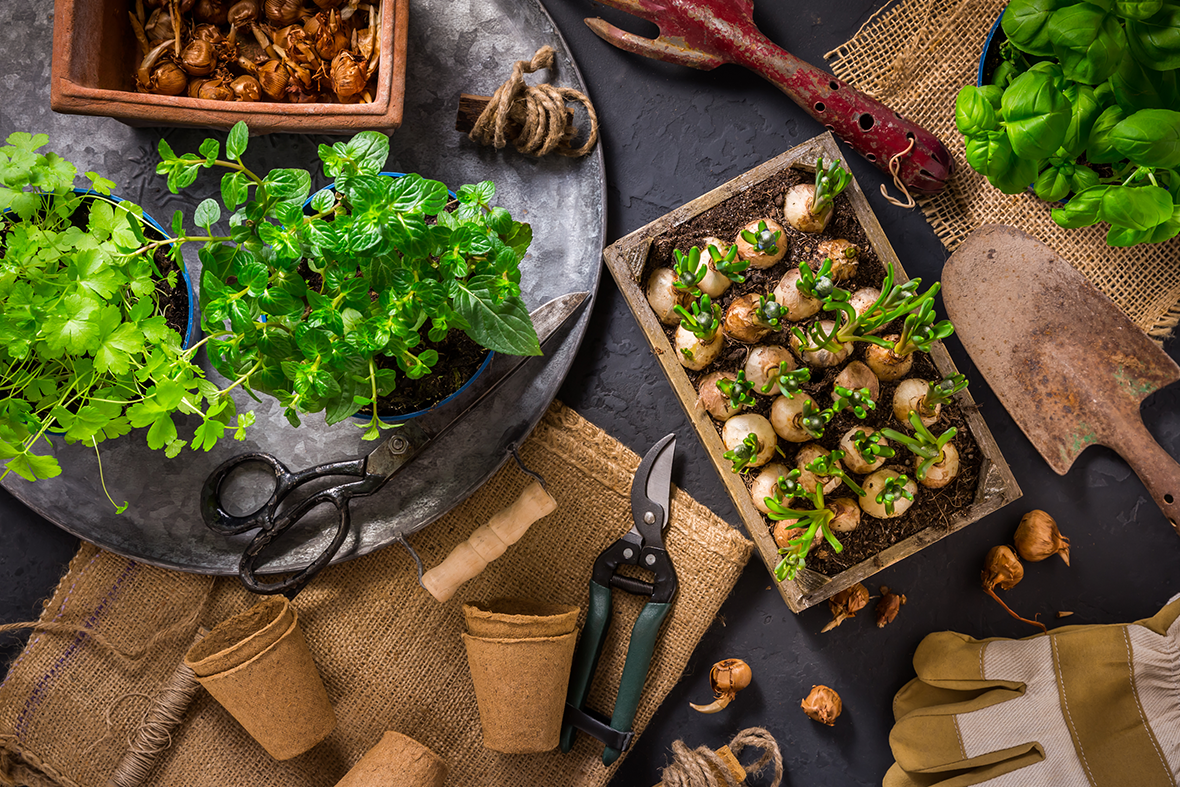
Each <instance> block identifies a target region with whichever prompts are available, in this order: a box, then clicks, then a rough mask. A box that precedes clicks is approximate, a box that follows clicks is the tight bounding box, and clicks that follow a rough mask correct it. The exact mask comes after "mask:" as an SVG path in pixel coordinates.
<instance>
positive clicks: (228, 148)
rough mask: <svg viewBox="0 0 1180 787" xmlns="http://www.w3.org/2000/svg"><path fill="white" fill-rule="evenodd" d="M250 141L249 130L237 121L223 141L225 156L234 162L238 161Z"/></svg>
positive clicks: (243, 122)
mask: <svg viewBox="0 0 1180 787" xmlns="http://www.w3.org/2000/svg"><path fill="white" fill-rule="evenodd" d="M249 141H250V129H249V128H248V127H247V126H246V122H245V121H242V120H239V121H238V122H237V123H234V126H233V128H231V129H230V130H229V137H228V138H227V139H226V141H225V155H226V157H227V158H230V159H232V160H234V161H239V160H241V158H242V154H243V153H245V152H246V144H247V143H248V142H249Z"/></svg>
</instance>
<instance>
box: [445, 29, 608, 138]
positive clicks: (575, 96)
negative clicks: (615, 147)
mask: <svg viewBox="0 0 1180 787" xmlns="http://www.w3.org/2000/svg"><path fill="white" fill-rule="evenodd" d="M554 54H555V53H554V51H553V47H551V46H548V45H545V46H543V47H541V48H540V49H538V50H537V52H536V54H534V55H533V59H532V60H517V61H516V64H515V65H514V66H513V67H512V76H511V77H509V78H508V81H507V82H505V83H504V84H502V85H500V87H498V88H497V89H496V92H495V93H494V94H493V95H492V100H491V101H489V102H488V105H487V107H485V108H484V110H483V112H482V113H480V116H479V118H478V119H477V120H476V121H475V126H474V127H473V128H472V129H471V133H470V134H468V137H470V138H471V139H472V140H473V141H475V142H478V143H479V144H481V145H495V146H496V148H497V149H499V148H503V147H504V146H505V145H507V144H508V143H509V142H511V143H512V144H513V145H514V146H515V147H516V149H517V150H519V151H520V152H521V153H527V154H528V155H530V156H544V155H546V154H548V153H556V154H557V155H559V156H569V157H571V158H576V157H578V156H585V155H586V154H587V153H589V152H590V151H591V150H592V149H593V148H594V145H595V143H597V142H598V115H597V114H596V113H595V112H594V106H593V105H592V104H591V103H590V99H589V98H587V97H586V94H585V93H582V92H580V91H577V90H574V89H573V88H568V87H554V86H553V85H549V84H545V83H542V84H539V85H528V84H525V81H524V75H525V74H532V73H534V72H536V71H539V70H540V69H542V68H552V67H553V60H554ZM567 101H576V102H577V103H579V104H581V105H582V106H583V107H585V108H586V114H587V115H589V117H590V132H589V133H588V134H587V136H586V142H585V144H583V145H582V146H581V147H579V148H571V147H570V142H569V140H570V139H571V138H572V137H573V135H574V134H573V129H572V128H569V126H570V125H571V124H570V120H569V117H568V116H567V114H566V102H567ZM518 102H522V103H523V105H524V112H523V117H521V116H520V115H521V114H522V113H520V111H519V110H517V111H513V110H514V107H515V106H516V105H517V104H518ZM510 115H511V119H512V120H515V121H516V122H518V123H520V124H521V126H522V128H521V130H520V133H519V134H517V135H516V137H515V138H514V139H508V122H509V119H510Z"/></svg>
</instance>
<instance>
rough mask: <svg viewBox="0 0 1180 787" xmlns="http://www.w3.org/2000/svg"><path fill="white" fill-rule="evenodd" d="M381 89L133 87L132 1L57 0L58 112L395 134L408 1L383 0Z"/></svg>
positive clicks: (133, 121)
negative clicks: (360, 92)
mask: <svg viewBox="0 0 1180 787" xmlns="http://www.w3.org/2000/svg"><path fill="white" fill-rule="evenodd" d="M380 5H381V27H380V30H379V32H378V35H377V45H378V47H379V49H380V51H381V55H380V57H381V61H380V65H379V67H378V73H377V90H376V94H375V95H374V96H373V101H372V103H368V104H334V103H314V104H287V103H275V102H267V101H254V102H233V101H204V100H201V99H195V98H188V97H187V96H160V95H154V94H151V93H139V92H136V90H135V84H134V77H133V75H134V73H135V69H136V66H137V65H138V62H139V59H140V58H139V57H138V56H137V52H138V49H137V44H136V41H135V34H134V32H133V31H132V29H131V23H130V19H129V17H128V12H129V11H130V10H131V9H132V7H133V4H132V3H131V2H130V0H104V1H102V2H97V1H96V0H59V2H57V3H55V4H54V7H53V11H54V20H53V67H52V72H51V75H50V84H49V105H50V106H51V107H52V108H53V110H54V111H55V112H65V113H67V114H74V115H101V116H105V117H112V118H115V119H116V120H120V121H122V122H124V123H126V124H128V125H131V126H197V127H203V128H229V127H230V126H232V125H233V124H234V123H237V122H238V121H239V120H244V121H246V123H247V124H249V126H250V132H251V133H252V134H267V133H270V132H274V131H282V132H288V133H294V134H353V133H356V132H358V131H365V130H370V129H371V130H375V131H384V132H387V133H389V132H392V131H393V130H394V129H396V128H397V127H398V126H400V125H401V122H402V103H403V99H404V98H405V85H406V44H407V31H408V29H409V28H408V20H409V11H410V3H409V0H380Z"/></svg>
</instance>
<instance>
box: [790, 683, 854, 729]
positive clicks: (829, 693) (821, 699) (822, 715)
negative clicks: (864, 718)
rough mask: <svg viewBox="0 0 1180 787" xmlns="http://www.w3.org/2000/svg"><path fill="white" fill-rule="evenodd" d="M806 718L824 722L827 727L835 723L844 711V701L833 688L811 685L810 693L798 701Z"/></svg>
mask: <svg viewBox="0 0 1180 787" xmlns="http://www.w3.org/2000/svg"><path fill="white" fill-rule="evenodd" d="M799 706H800V707H801V708H803V712H804V713H806V714H807V716H808V718H811V719H814V720H815V721H818V722H819V723H820V724H826V725H828V726H829V727H831V726H832V725H834V724H835V723H836V719H838V718H840V714H841V713H843V711H844V703H843V702H842V701H841V699H840V695H839V694H837V693H836V690H835V689H832V688H829V687H827V686H812V687H811V693H810V694H808V695H807V696H806V697H804V698H803V701H802V702H801V703H799Z"/></svg>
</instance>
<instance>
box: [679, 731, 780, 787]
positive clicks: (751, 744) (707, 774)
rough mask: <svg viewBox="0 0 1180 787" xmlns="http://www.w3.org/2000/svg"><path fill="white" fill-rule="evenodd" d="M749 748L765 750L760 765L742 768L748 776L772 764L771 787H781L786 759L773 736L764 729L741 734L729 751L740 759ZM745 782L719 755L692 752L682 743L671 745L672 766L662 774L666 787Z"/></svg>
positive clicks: (702, 750) (701, 750)
mask: <svg viewBox="0 0 1180 787" xmlns="http://www.w3.org/2000/svg"><path fill="white" fill-rule="evenodd" d="M746 748H754V749H761V750H762V756H761V757H760V758H758V761H757V762H755V763H753V764H751V765H743V766H742V767H743V768H744V769H745V770H746V771H747V773H749V774H750V775H752V776H757V775H758V774H759V773H761V772H762V770H763V769H764V768H765V767H766V766H767V765H770V764H771V763H773V764H774V778H773V780H772V781H771V784H770V787H779V785H780V784H782V781H783V755H782V752H781V751H780V750H779V747H778V742H777V741H775V739H774V736H773V735H771V734H770V733H769V732H768V731H767V730H764V729H762V728H761V727H750V728H749V729H745V730H742V731H741V732H739V733H738V734H737V735H735V736H734V738H733V740H732V741H730V742H729V749H730V751H732V752H733V753H734V754H735V755H738V754H741V753H742V751H743V750H745V749H746ZM743 781H744V780H739V779H738V778H736V777H735V775H734V774H733V772H732V771H731V770H730V768H729V767H728V766H727V765H726V763H725V761H724V760H722V759H721V757H720V755H718V754H717V752H715V751H713V750H712V749H710V748H709V747H708V746H701V747H699V748H697V749H689V748H688V747H687V746H685V745H684V741H680V740H678V741H673V742H672V762H671V763H670V764H669V765H668V766H667V767H666V768H664V769H663V770H662V771H661V772H660V783H661V784H662V785H663V787H739V785H741V784H742V783H743Z"/></svg>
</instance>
